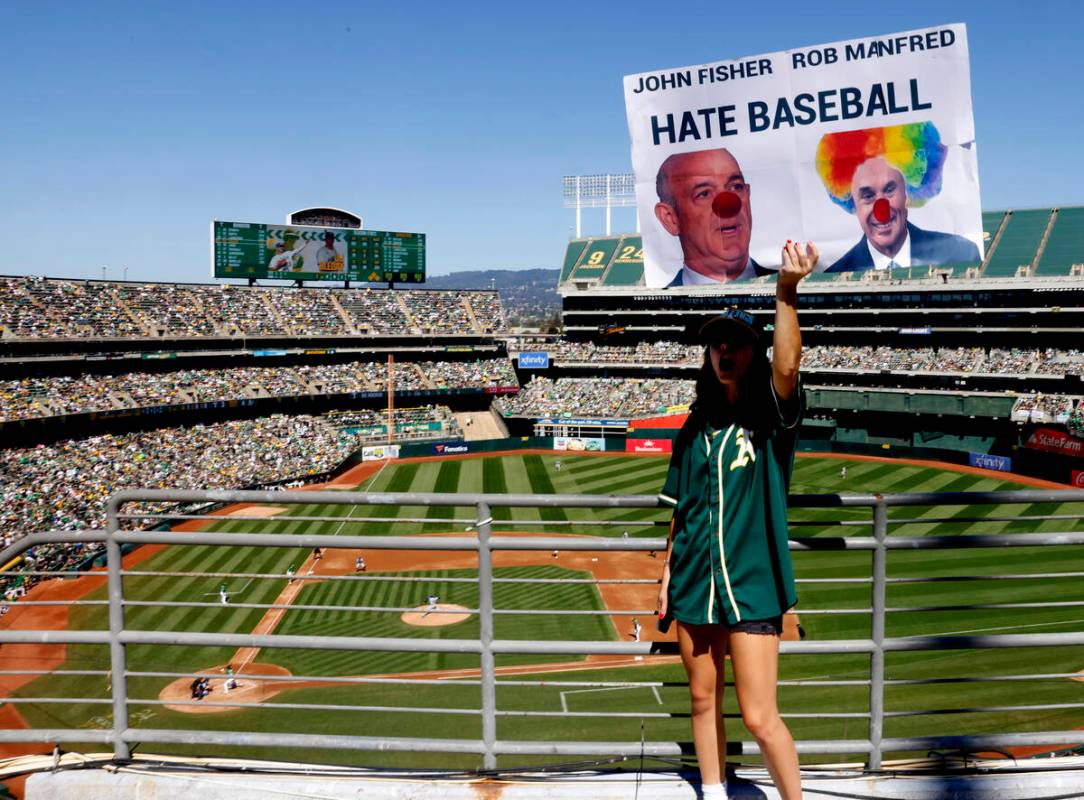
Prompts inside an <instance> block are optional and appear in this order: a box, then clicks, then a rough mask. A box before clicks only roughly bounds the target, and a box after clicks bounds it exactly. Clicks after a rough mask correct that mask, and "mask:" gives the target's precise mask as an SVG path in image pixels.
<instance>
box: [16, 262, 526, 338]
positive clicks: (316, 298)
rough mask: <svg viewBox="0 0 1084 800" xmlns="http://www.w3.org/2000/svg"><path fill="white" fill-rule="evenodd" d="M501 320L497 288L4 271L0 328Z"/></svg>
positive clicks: (500, 324)
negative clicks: (202, 281)
mask: <svg viewBox="0 0 1084 800" xmlns="http://www.w3.org/2000/svg"><path fill="white" fill-rule="evenodd" d="M505 327H506V324H505V312H504V309H503V307H502V305H501V301H500V295H499V294H498V293H497V292H495V291H456V290H452V291H424V290H414V289H407V290H393V291H389V290H384V289H372V288H361V289H338V288H321V289H306V288H294V287H247V286H233V285H229V284H222V285H196V284H168V283H147V284H141V283H115V282H111V281H72V280H54V279H47V278H37V277H19V278H0V335H4V336H8V337H19V338H53V337H56V338H76V337H82V336H100V337H106V338H111V337H129V338H131V337H158V336H171V337H206V336H258V335H293V336H307V335H312V336H320V335H325V336H326V335H349V334H379V335H395V334H402V335H409V334H426V333H435V334H480V333H496V332H500V331H503V330H504V329H505Z"/></svg>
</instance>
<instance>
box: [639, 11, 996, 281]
mask: <svg viewBox="0 0 1084 800" xmlns="http://www.w3.org/2000/svg"><path fill="white" fill-rule="evenodd" d="M625 109H626V112H627V114H628V124H629V135H630V138H631V140H632V167H633V172H634V174H635V178H636V206H637V210H638V213H639V218H640V220H641V222H642V225H643V246H644V278H645V281H646V284H647V286H648V287H652V288H663V287H666V288H669V287H676V286H697V285H718V284H720V283H726V282H729V281H734V280H749V279H752V278H756V277H759V276H762V275H769V274H771V273H773V272H775V271H777V270H778V269H779V267H780V250H781V248H782V245H783V243H784V242H786V241H787V240H788V239H795V240H797V241H801V242H806V241H813V242H815V243H816V244H817V247H818V248H819V249H820V253H821V257H820V263H819V265H818V267H817V270H818V271H822V270H823V271H826V272H858V271H864V270H870V269H889V268H891V269H896V268H900V269H910V268H912V267H920V268H921V269H922V271H923V274H924V273H925V272H926V271H927V270H928V269H929V267H931V266H960V265H965V264H977V263H978V262H980V261H981V259H982V254H983V231H982V216H981V207H980V203H979V177H978V160H977V157H976V153H975V124H974V119H973V116H972V112H971V76H970V70H969V64H968V49H967V29H966V27H965V26H964V25H962V24H956V25H944V26H939V27H934V28H927V29H924V30H916V31H908V32H906V33H898V34H890V35H884V36H873V37H869V38H864V39H853V40H850V41H843V42H835V43H832V44H825V45H817V46H813V47H805V48H801V49H797V50H787V51H783V52H776V53H766V54H764V55H759V56H751V57H749V58H742V59H737V60H734V61H722V62H716V63H712V64H700V65H696V66H691V67H681V68H677V69H664V70H656V71H653V72H644V73H641V74H639V75H629V76H626V78H625Z"/></svg>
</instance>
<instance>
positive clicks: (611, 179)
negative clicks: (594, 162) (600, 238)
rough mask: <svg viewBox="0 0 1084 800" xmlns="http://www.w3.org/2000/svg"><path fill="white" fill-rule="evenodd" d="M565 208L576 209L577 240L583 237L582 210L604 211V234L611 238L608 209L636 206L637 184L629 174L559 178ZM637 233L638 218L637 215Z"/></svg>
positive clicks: (638, 230) (637, 226)
mask: <svg viewBox="0 0 1084 800" xmlns="http://www.w3.org/2000/svg"><path fill="white" fill-rule="evenodd" d="M561 188H562V193H563V195H564V207H565V208H574V209H576V238H577V239H579V238H580V236H581V235H582V230H583V228H582V225H581V216H580V214H581V209H584V208H605V209H606V235H607V236H609V235H610V232H611V231H610V209H612V208H626V207H628V206H635V205H636V181H635V179H634V178H633V176H632V174H631V173H628V172H623V173H620V174H607V175H566V176H565V177H563V178H562V179H561ZM636 232H637V233H639V232H640V215H639V214H637V215H636Z"/></svg>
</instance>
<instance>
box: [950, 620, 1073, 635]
mask: <svg viewBox="0 0 1084 800" xmlns="http://www.w3.org/2000/svg"><path fill="white" fill-rule="evenodd" d="M1080 622H1081V620H1078V619H1064V620H1061V621H1060V622H1034V623H1032V624H1030V625H999V626H997V627H996V628H972V629H971V630H969V631H946V632H944V633H939V634H937V635H938V636H960V635H961V634H965V633H989V632H990V631H1011V630H1018V629H1020V628H1047V627H1050V626H1051V625H1069V624H1074V625H1076V624H1079V623H1080Z"/></svg>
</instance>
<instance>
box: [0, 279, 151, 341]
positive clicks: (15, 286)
mask: <svg viewBox="0 0 1084 800" xmlns="http://www.w3.org/2000/svg"><path fill="white" fill-rule="evenodd" d="M0 328H2V329H5V330H7V331H8V335H10V336H18V337H30V338H48V337H68V336H86V335H91V336H102V337H113V336H141V335H143V333H144V331H142V330H141V328H140V326H139V325H138V324H136V322H135V319H134V318H133V317H132V316H131V315H130V314H128V313H125V311H124V309H123V308H121V307H120V304H119V303H118V302H117V301H116V298H115V297H113V296H112V294H111V289H110V288H109V287H108V285H105V284H95V283H90V282H84V281H50V280H46V279H45V278H36V277H27V278H5V279H0Z"/></svg>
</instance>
